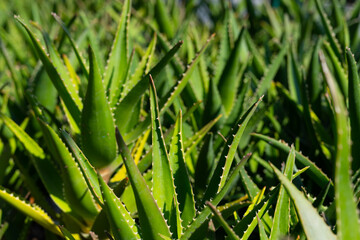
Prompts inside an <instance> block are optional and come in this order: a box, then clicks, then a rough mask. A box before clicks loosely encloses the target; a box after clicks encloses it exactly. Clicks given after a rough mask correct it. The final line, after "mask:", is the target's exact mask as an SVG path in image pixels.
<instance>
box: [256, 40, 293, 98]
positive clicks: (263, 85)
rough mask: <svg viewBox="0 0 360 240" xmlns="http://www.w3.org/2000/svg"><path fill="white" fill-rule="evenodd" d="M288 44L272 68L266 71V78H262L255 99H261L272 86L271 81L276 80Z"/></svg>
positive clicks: (273, 62)
mask: <svg viewBox="0 0 360 240" xmlns="http://www.w3.org/2000/svg"><path fill="white" fill-rule="evenodd" d="M288 46H289V45H288V44H286V45H285V46H284V47H283V48H282V49H281V51H280V52H279V53H278V55H277V56H276V57H275V58H274V60H273V61H272V62H271V64H270V66H269V67H268V68H267V69H266V70H265V72H264V76H263V77H262V78H261V80H260V83H259V84H258V87H257V89H256V92H255V95H254V96H255V97H260V96H262V95H264V94H265V93H266V92H267V90H268V89H269V88H270V86H271V81H272V80H273V79H274V77H275V75H276V73H277V71H278V70H279V68H280V65H281V63H282V62H283V58H284V56H285V54H286V53H287V48H288Z"/></svg>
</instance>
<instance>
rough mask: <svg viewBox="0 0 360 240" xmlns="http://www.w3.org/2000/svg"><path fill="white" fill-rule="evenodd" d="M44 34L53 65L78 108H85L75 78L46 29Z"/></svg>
mask: <svg viewBox="0 0 360 240" xmlns="http://www.w3.org/2000/svg"><path fill="white" fill-rule="evenodd" d="M42 34H43V37H44V40H45V43H46V46H47V48H48V51H49V56H50V59H51V62H52V64H53V66H54V67H55V69H56V71H57V72H58V73H59V75H60V77H61V79H62V80H63V82H64V84H65V86H66V88H67V89H68V91H69V94H70V96H71V97H72V99H74V101H75V103H76V105H77V106H78V108H79V109H80V111H81V110H82V108H83V103H82V99H81V98H80V97H79V93H78V90H77V88H76V82H75V79H72V78H70V75H69V72H68V71H67V69H66V67H65V66H64V63H63V62H62V60H61V58H60V55H59V53H58V52H57V50H56V48H55V46H54V45H53V44H52V42H51V41H50V38H49V36H48V34H47V33H46V32H44V31H42ZM65 107H66V105H65ZM66 110H67V109H66ZM66 110H65V111H66ZM70 118H71V115H70ZM76 127H77V126H76Z"/></svg>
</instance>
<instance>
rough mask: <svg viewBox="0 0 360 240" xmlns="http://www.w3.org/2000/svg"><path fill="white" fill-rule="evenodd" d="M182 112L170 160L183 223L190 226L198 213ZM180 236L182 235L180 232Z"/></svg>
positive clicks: (177, 123)
mask: <svg viewBox="0 0 360 240" xmlns="http://www.w3.org/2000/svg"><path fill="white" fill-rule="evenodd" d="M182 135H183V128H182V113H181V111H180V112H179V115H178V117H177V119H176V122H175V127H174V134H173V137H172V140H171V144H170V152H169V161H170V167H171V170H172V173H173V178H174V184H175V190H176V194H177V200H178V202H179V210H180V213H181V214H180V217H181V220H182V222H181V225H182V226H183V227H186V226H188V225H189V224H190V223H191V222H192V220H193V218H194V217H195V215H196V210H195V200H194V193H193V190H192V188H191V185H190V180H189V175H188V172H187V169H186V165H185V154H184V147H183V137H182ZM178 236H181V234H179V235H178Z"/></svg>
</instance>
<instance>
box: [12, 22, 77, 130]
mask: <svg viewBox="0 0 360 240" xmlns="http://www.w3.org/2000/svg"><path fill="white" fill-rule="evenodd" d="M15 19H16V20H17V21H18V22H19V23H20V24H21V25H22V26H23V27H24V28H25V30H26V32H27V33H28V35H29V37H30V39H31V42H32V43H33V46H34V48H35V51H36V53H37V55H38V56H39V58H40V60H41V62H42V63H43V65H44V68H45V70H46V72H47V74H48V75H49V78H50V79H51V81H52V83H53V84H54V86H55V88H56V90H57V91H58V93H59V95H60V97H61V99H62V100H63V101H64V103H65V106H66V108H67V109H68V110H69V112H70V114H71V116H72V117H73V118H74V120H75V122H76V123H80V115H81V113H80V109H79V107H78V106H77V105H76V103H75V100H74V99H73V98H72V96H71V94H70V92H69V90H68V89H67V87H66V85H65V83H64V81H63V80H62V79H61V76H60V75H59V73H58V72H57V70H56V68H55V67H54V65H53V64H52V62H51V60H50V59H49V57H48V56H47V54H46V53H45V51H44V50H43V48H42V46H41V45H40V41H39V40H38V39H37V38H36V37H35V35H34V33H33V32H32V31H31V30H30V28H29V27H28V26H27V25H26V24H25V23H24V21H23V20H22V19H20V17H19V16H15Z"/></svg>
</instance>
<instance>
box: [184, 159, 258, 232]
mask: <svg viewBox="0 0 360 240" xmlns="http://www.w3.org/2000/svg"><path fill="white" fill-rule="evenodd" d="M250 156H251V154H248V155H245V156H244V157H243V159H242V160H241V162H240V163H239V164H238V165H237V166H236V167H234V170H233V171H232V173H231V174H230V176H229V178H228V180H227V181H226V183H225V185H224V187H223V188H222V189H221V190H220V192H219V193H218V194H217V195H216V196H215V197H214V199H213V200H211V201H210V202H211V204H212V205H214V206H217V205H218V204H219V203H220V201H221V200H222V199H223V198H224V197H225V195H226V194H227V193H228V191H229V190H230V188H231V187H232V185H233V184H234V182H235V181H236V180H237V177H238V174H239V170H240V168H241V167H243V166H244V165H245V163H246V161H247V160H248V159H249V158H250ZM210 214H211V210H210V209H209V207H208V206H205V207H204V208H203V209H202V211H201V212H200V213H199V214H198V215H197V216H196V217H195V219H194V221H193V222H192V223H191V224H190V226H188V227H187V228H186V230H185V231H184V233H183V235H182V236H181V238H180V239H189V238H190V237H191V236H192V234H193V233H194V232H195V231H196V230H197V229H198V228H199V227H200V226H201V225H202V224H203V223H204V222H205V221H206V220H207V219H208V217H209V215H210Z"/></svg>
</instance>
